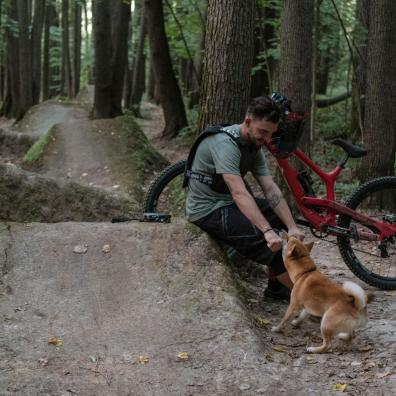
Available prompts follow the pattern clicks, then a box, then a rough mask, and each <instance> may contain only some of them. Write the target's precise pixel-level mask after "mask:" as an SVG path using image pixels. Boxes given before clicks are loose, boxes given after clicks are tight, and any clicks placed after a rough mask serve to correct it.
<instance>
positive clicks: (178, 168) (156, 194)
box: [143, 160, 186, 213]
mask: <svg viewBox="0 0 396 396" xmlns="http://www.w3.org/2000/svg"><path fill="white" fill-rule="evenodd" d="M185 166H186V160H181V161H178V162H175V163H174V164H171V165H169V166H167V167H166V168H165V169H164V170H163V171H162V172H161V173H160V174H159V175H158V176H157V177H156V178H155V179H154V181H153V182H152V183H151V184H150V187H149V189H148V191H147V193H146V195H145V197H144V200H143V212H151V213H157V212H158V210H157V204H158V200H159V198H160V196H161V194H162V193H163V191H164V189H165V188H166V186H167V185H168V184H169V183H170V182H171V181H172V180H174V179H175V178H176V177H177V176H180V175H182V174H183V173H184V169H185Z"/></svg>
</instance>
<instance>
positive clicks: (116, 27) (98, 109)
mask: <svg viewBox="0 0 396 396" xmlns="http://www.w3.org/2000/svg"><path fill="white" fill-rule="evenodd" d="M92 5H93V8H92V10H93V18H94V41H95V99H94V100H95V103H94V117H95V118H109V117H116V116H118V115H121V114H122V109H121V101H122V90H123V84H124V73H125V66H126V62H127V51H128V46H127V39H128V26H129V19H130V4H129V3H128V2H125V1H122V0H112V1H111V2H109V1H107V0H94V1H93V3H92ZM110 6H111V7H110ZM110 9H111V12H110Z"/></svg>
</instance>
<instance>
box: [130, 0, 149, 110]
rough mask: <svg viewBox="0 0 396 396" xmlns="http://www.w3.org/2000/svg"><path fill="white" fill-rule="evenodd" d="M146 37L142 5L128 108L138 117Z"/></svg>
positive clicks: (145, 22)
mask: <svg viewBox="0 0 396 396" xmlns="http://www.w3.org/2000/svg"><path fill="white" fill-rule="evenodd" d="M146 35H147V18H146V16H145V7H144V4H143V6H142V10H141V18H140V32H139V42H138V46H137V52H136V54H135V62H134V69H133V77H132V92H131V98H130V103H129V108H130V109H131V110H132V111H133V112H134V114H135V116H137V117H140V110H139V106H140V102H141V100H142V96H143V93H144V90H145V86H146V84H145V80H146V56H145V54H144V43H145V41H146Z"/></svg>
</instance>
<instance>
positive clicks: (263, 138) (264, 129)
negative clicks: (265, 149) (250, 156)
mask: <svg viewBox="0 0 396 396" xmlns="http://www.w3.org/2000/svg"><path fill="white" fill-rule="evenodd" d="M244 122H245V124H246V127H247V136H248V138H249V141H250V142H251V143H253V144H254V145H255V146H256V147H261V146H263V145H264V144H266V143H270V141H271V138H272V135H273V134H274V133H275V132H276V131H277V129H278V123H275V122H271V121H267V120H266V119H265V118H263V119H255V118H251V117H246V118H245V121H244Z"/></svg>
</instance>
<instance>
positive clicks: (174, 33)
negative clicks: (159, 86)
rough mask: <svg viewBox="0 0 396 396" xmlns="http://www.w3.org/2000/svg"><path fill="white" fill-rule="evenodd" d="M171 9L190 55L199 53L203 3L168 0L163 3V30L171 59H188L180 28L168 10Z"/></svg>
mask: <svg viewBox="0 0 396 396" xmlns="http://www.w3.org/2000/svg"><path fill="white" fill-rule="evenodd" d="M167 4H169V5H170V6H171V7H172V10H173V12H174V14H175V15H176V18H177V19H178V21H179V23H180V24H181V25H182V29H183V36H184V39H185V40H186V42H187V46H188V48H189V50H190V52H191V53H192V54H196V53H197V52H199V51H200V42H201V35H202V31H203V21H202V19H201V17H202V13H203V10H204V7H205V1H202V0H200V1H197V0H193V1H191V0H173V1H172V0H168V1H165V2H164V15H165V30H166V35H167V38H168V42H169V47H170V49H171V54H172V57H173V59H177V58H184V59H188V53H187V50H186V46H185V44H184V42H183V40H182V36H181V33H180V28H179V26H178V24H177V23H176V20H175V18H174V16H173V15H172V13H171V12H170V10H169V7H168V5H167Z"/></svg>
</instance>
